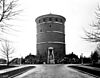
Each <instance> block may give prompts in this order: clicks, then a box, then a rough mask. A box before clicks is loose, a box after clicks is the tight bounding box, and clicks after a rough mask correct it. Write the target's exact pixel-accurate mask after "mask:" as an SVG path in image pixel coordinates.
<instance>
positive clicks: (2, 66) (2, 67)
mask: <svg viewBox="0 0 100 78" xmlns="http://www.w3.org/2000/svg"><path fill="white" fill-rule="evenodd" d="M12 67H16V66H7V65H0V70H2V69H7V68H12Z"/></svg>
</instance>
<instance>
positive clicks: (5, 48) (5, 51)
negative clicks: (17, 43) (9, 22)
mask: <svg viewBox="0 0 100 78" xmlns="http://www.w3.org/2000/svg"><path fill="white" fill-rule="evenodd" d="M1 44H2V45H1V49H0V50H1V52H2V55H3V57H4V58H6V60H7V66H9V59H10V58H11V54H12V53H14V48H12V47H11V45H10V42H9V41H7V40H5V41H4V42H3V43H1Z"/></svg>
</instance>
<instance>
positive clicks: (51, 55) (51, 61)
mask: <svg viewBox="0 0 100 78" xmlns="http://www.w3.org/2000/svg"><path fill="white" fill-rule="evenodd" d="M47 63H48V64H55V60H54V48H53V47H48V60H47Z"/></svg>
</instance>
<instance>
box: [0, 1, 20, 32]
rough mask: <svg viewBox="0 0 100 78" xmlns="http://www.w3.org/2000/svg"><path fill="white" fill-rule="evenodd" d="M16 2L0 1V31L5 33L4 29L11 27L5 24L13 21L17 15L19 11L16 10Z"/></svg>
mask: <svg viewBox="0 0 100 78" xmlns="http://www.w3.org/2000/svg"><path fill="white" fill-rule="evenodd" d="M17 1H18V0H0V31H1V32H5V29H6V28H10V26H11V25H9V24H7V21H8V20H11V19H13V17H14V16H15V15H18V14H19V10H16V9H15V8H16V6H17V4H16V2H17Z"/></svg>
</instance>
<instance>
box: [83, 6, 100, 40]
mask: <svg viewBox="0 0 100 78" xmlns="http://www.w3.org/2000/svg"><path fill="white" fill-rule="evenodd" d="M95 14H96V23H92V25H90V26H91V27H92V31H85V33H86V37H85V38H84V39H85V40H87V41H90V42H100V7H99V6H98V8H97V11H96V12H95Z"/></svg>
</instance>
